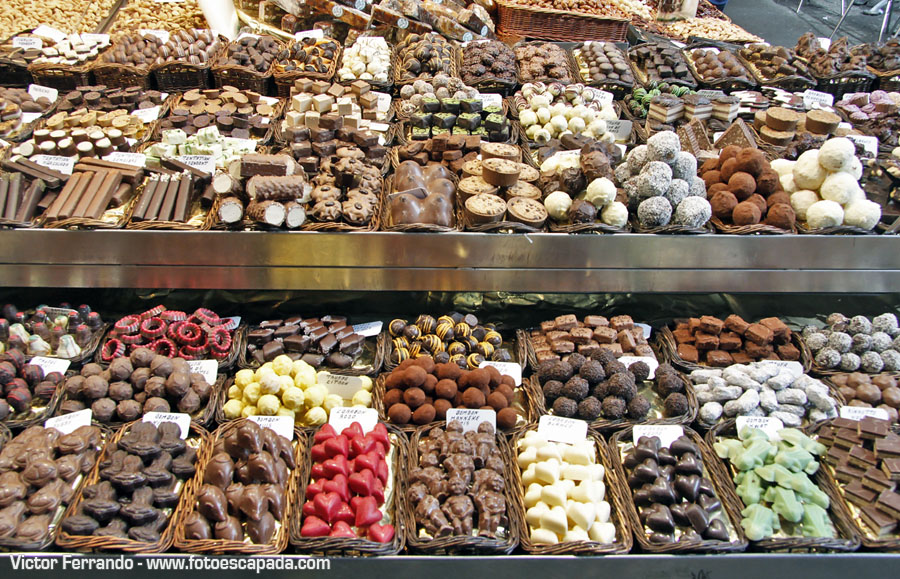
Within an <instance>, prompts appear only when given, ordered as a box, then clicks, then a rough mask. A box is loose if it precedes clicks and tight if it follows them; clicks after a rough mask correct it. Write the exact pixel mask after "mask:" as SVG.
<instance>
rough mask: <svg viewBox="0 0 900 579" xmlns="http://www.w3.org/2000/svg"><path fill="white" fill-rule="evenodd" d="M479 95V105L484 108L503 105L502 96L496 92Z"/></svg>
mask: <svg viewBox="0 0 900 579" xmlns="http://www.w3.org/2000/svg"><path fill="white" fill-rule="evenodd" d="M479 97H480V98H481V106H482V107H484V108H487V107H499V106H503V97H501V96H500V95H498V94H492V93H487V94H480V95H479Z"/></svg>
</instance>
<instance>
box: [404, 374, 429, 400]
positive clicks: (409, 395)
mask: <svg viewBox="0 0 900 579" xmlns="http://www.w3.org/2000/svg"><path fill="white" fill-rule="evenodd" d="M407 372H408V370H407ZM403 402H404V403H406V405H407V406H409V407H410V409H413V410H414V409H416V408H418V407H419V406H421V405H422V404H424V403H425V392H424V391H423V390H422V389H421V388H410V389H408V390H407V391H406V392H404V393H403Z"/></svg>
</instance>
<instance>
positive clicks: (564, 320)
mask: <svg viewBox="0 0 900 579" xmlns="http://www.w3.org/2000/svg"><path fill="white" fill-rule="evenodd" d="M555 323H556V329H557V330H561V331H564V332H567V331H569V330H571V329H572V328H574V327H575V326H577V325H578V318H576V317H575V314H566V315H563V316H558V317H557V318H556V320H555Z"/></svg>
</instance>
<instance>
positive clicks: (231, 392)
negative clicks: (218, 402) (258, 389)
mask: <svg viewBox="0 0 900 579" xmlns="http://www.w3.org/2000/svg"><path fill="white" fill-rule="evenodd" d="M243 395H244V389H243V388H241V387H240V386H238V385H237V384H232V385H231V386H230V387H229V388H228V399H229V400H240V399H241V397H242V396H243Z"/></svg>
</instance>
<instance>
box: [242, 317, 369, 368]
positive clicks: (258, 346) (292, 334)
mask: <svg viewBox="0 0 900 579" xmlns="http://www.w3.org/2000/svg"><path fill="white" fill-rule="evenodd" d="M321 328H325V329H327V332H321V331H320V330H321ZM328 335H332V336H334V337H335V339H336V340H337V342H336V343H332V342H331V340H325V341H324V342H323V340H324V338H325V337H326V336H328ZM364 340H365V338H364V337H363V336H360V335H359V334H357V333H356V332H355V331H354V329H353V326H351V325H349V324H347V320H346V319H345V318H344V317H343V316H330V315H326V316H320V317H310V318H303V317H301V316H292V317H289V318H286V319H276V320H265V321H263V322H261V323H260V324H259V326H258V327H255V328H252V329H251V330H250V331H249V332H248V333H247V354H248V356H250V357H252V359H253V360H255V361H256V362H257V363H259V364H264V363H266V362H272V361H273V360H275V358H276V357H278V356H279V355H281V354H286V355H287V356H288V358H290V359H291V360H304V361H306V363H308V364H310V365H311V366H312V367H313V368H316V369H319V368H320V367H322V368H328V367H332V368H334V367H338V368H341V369H346V368H348V367H350V366H351V365H352V364H353V363H354V361H356V359H357V358H358V357H359V356H360V354H362V351H363V341H364ZM273 342H274V343H276V344H280V345H281V347H280V348H277V347H274V348H273V347H271V346H269V347H267V344H270V343H273ZM332 353H338V354H342V355H341V356H331V357H329V356H330V355H331V354H332ZM345 358H346V359H345ZM336 362H339V363H340V366H338V365H337V364H335V363H336Z"/></svg>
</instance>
